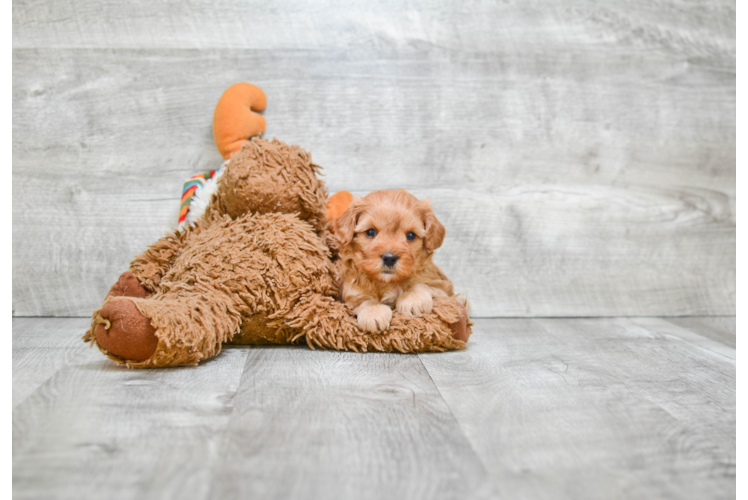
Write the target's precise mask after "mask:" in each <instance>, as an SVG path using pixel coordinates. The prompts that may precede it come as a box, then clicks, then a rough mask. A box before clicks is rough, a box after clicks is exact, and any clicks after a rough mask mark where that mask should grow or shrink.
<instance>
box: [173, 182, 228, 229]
mask: <svg viewBox="0 0 748 500" xmlns="http://www.w3.org/2000/svg"><path fill="white" fill-rule="evenodd" d="M220 170H221V169H220V168H217V169H215V170H211V171H210V172H205V173H202V174H197V175H193V176H192V177H190V178H189V179H187V182H185V183H184V187H183V188H182V204H181V205H180V206H179V221H178V223H177V224H178V225H179V226H182V225H183V224H184V221H185V219H186V218H187V212H189V210H190V203H191V202H192V198H194V197H195V191H197V189H198V188H200V189H202V188H203V186H205V183H206V182H208V181H209V180H210V179H212V178H213V177H215V175H216V173H218V171H220Z"/></svg>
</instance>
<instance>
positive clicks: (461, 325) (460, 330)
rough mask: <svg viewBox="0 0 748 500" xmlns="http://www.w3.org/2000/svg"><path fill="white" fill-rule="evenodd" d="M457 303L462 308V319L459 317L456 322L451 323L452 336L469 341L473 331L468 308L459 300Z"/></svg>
mask: <svg viewBox="0 0 748 500" xmlns="http://www.w3.org/2000/svg"><path fill="white" fill-rule="evenodd" d="M457 304H458V305H459V306H460V308H461V309H462V310H461V311H460V319H458V320H457V321H455V322H454V323H450V325H449V329H450V330H452V337H454V338H455V339H456V340H462V341H463V342H467V341H468V338H469V337H470V333H471V331H470V329H469V328H468V312H467V308H465V306H464V305H463V304H462V303H460V302H458V303H457Z"/></svg>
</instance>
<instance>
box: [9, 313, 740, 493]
mask: <svg viewBox="0 0 748 500" xmlns="http://www.w3.org/2000/svg"><path fill="white" fill-rule="evenodd" d="M87 322H88V320H87V319H84V318H68V319H59V318H54V319H52V318H14V319H13V404H14V408H13V495H14V498H19V499H20V498H39V499H55V498H75V499H87V498H96V499H101V498H115V499H116V498H177V497H183V498H267V499H273V498H310V499H328V498H387V499H390V498H407V499H418V498H460V499H464V498H531V499H538V498H569V499H572V498H574V499H578V498H590V499H592V498H637V499H638V498H684V499H685V498H734V497H735V423H736V420H735V418H736V417H735V348H734V345H735V320H734V318H673V319H666V318H663V319H661V318H599V319H478V320H476V327H475V334H474V335H473V337H472V338H471V341H470V344H469V347H468V349H467V350H465V351H459V352H451V353H442V354H428V355H419V356H407V355H385V354H355V353H340V352H318V351H314V352H313V351H310V350H308V349H305V348H285V347H276V348H246V347H236V348H228V349H225V350H224V352H223V353H222V354H221V355H220V356H218V357H217V358H215V359H213V360H211V361H208V362H206V363H204V364H202V365H200V366H198V367H189V368H179V369H161V370H128V369H124V368H120V367H117V366H115V365H114V364H113V363H111V362H110V361H109V360H107V359H106V358H104V357H103V356H102V355H101V354H100V353H99V352H98V351H97V350H90V349H88V348H87V347H86V346H83V345H82V344H80V345H79V344H77V342H79V336H80V335H81V334H82V332H83V331H84V330H85V328H86V325H87ZM81 347H82V348H81Z"/></svg>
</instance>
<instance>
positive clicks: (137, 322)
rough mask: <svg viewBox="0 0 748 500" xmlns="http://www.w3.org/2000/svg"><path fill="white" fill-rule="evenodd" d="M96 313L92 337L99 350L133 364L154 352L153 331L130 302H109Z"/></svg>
mask: <svg viewBox="0 0 748 500" xmlns="http://www.w3.org/2000/svg"><path fill="white" fill-rule="evenodd" d="M97 313H98V318H96V315H95V327H94V335H95V338H96V344H97V345H98V346H99V348H101V349H102V350H104V351H106V352H107V353H111V354H113V355H114V356H117V357H119V358H122V359H127V360H133V361H145V360H147V359H148V358H150V357H151V356H153V353H155V352H156V348H157V347H158V337H156V332H155V329H154V328H153V326H151V322H150V320H149V319H148V318H146V317H145V316H143V314H142V313H141V312H140V311H139V310H138V308H137V306H136V305H135V304H134V303H133V302H132V301H130V300H111V301H108V302H106V303H104V305H103V306H102V308H101V310H99V311H97Z"/></svg>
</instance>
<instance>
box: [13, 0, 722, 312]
mask: <svg viewBox="0 0 748 500" xmlns="http://www.w3.org/2000/svg"><path fill="white" fill-rule="evenodd" d="M735 50H736V49H735V3H734V1H722V0H719V1H694V2H683V1H679V0H669V1H660V0H654V1H653V0H638V1H637V0H634V1H629V0H615V1H607V2H599V1H586V0H563V1H557V2H553V1H548V2H535V1H530V2H528V1H525V0H517V1H505V2H486V1H459V2H458V1H451V2H449V1H431V0H429V1H426V0H416V1H409V2H395V1H389V0H388V1H383V2H377V3H374V2H368V1H349V2H345V3H340V4H338V3H336V2H327V1H310V2H307V3H297V2H286V1H281V2H272V3H268V2H264V1H263V2H259V1H252V2H235V1H231V2H228V1H225V0H219V1H205V0H181V1H178V2H177V1H165V2H153V1H144V0H133V1H131V2H105V1H97V0H71V1H68V2H47V1H39V0H36V1H35V0H14V2H13V314H14V315H17V316H36V315H51V316H85V315H88V314H90V312H91V310H92V309H93V308H95V307H96V306H98V305H99V304H100V302H101V300H102V298H103V296H104V294H105V293H106V290H107V289H108V287H109V286H110V284H111V283H112V282H114V280H115V279H116V278H117V276H118V275H119V274H120V273H121V272H122V271H123V270H125V269H126V268H127V265H128V262H129V261H130V259H131V258H132V257H133V256H134V255H136V254H137V253H139V252H141V251H142V250H143V249H144V248H145V246H146V245H147V244H149V243H151V242H153V241H154V240H155V239H157V238H158V237H160V236H161V235H162V234H164V232H165V231H167V230H168V229H169V228H170V227H172V226H173V225H174V224H175V221H176V215H177V211H178V205H179V195H180V190H181V185H182V183H183V181H184V179H185V178H186V177H188V176H189V175H192V174H194V173H198V172H201V171H205V170H209V169H212V168H215V167H217V166H218V165H219V164H220V161H221V159H220V156H219V155H218V153H217V151H216V149H215V147H214V145H213V141H212V132H211V119H212V111H213V106H214V105H215V103H216V101H217V99H218V97H219V96H220V94H221V92H222V91H223V90H224V89H225V88H226V87H228V86H229V85H231V84H232V83H235V82H237V81H249V82H252V83H255V84H257V85H259V86H260V87H262V88H263V89H264V90H265V92H266V93H267V96H268V102H269V104H268V109H267V111H266V113H265V117H266V119H267V122H268V129H267V132H266V134H265V136H266V137H268V138H271V137H278V138H279V139H281V140H283V141H286V142H290V143H295V144H299V145H301V146H303V147H305V148H306V149H308V150H309V151H311V152H312V154H313V157H314V159H315V161H316V162H317V163H319V164H321V165H322V166H323V167H324V168H325V173H326V181H327V183H328V186H329V188H330V191H331V192H334V191H336V190H340V189H348V190H351V191H353V192H355V193H357V194H365V193H366V192H368V191H369V190H374V189H383V188H405V189H408V190H410V191H411V192H413V193H414V194H416V195H418V196H419V197H425V196H429V197H431V199H432V201H433V204H434V206H435V208H436V211H437V215H438V217H439V218H440V219H441V220H442V222H443V223H444V225H445V226H446V228H447V239H446V242H445V244H444V246H443V248H442V249H441V250H440V251H439V252H438V253H437V261H438V263H439V264H440V265H442V266H443V268H444V270H445V271H446V273H447V274H448V275H449V276H450V277H451V278H452V280H453V281H454V282H455V284H456V288H457V289H458V290H461V291H464V292H467V295H468V298H469V299H470V301H471V302H472V304H473V314H474V315H475V316H596V315H603V316H615V315H639V316H642V315H720V314H727V315H732V314H735V144H736V143H735V141H736V134H735V53H736V52H735Z"/></svg>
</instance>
